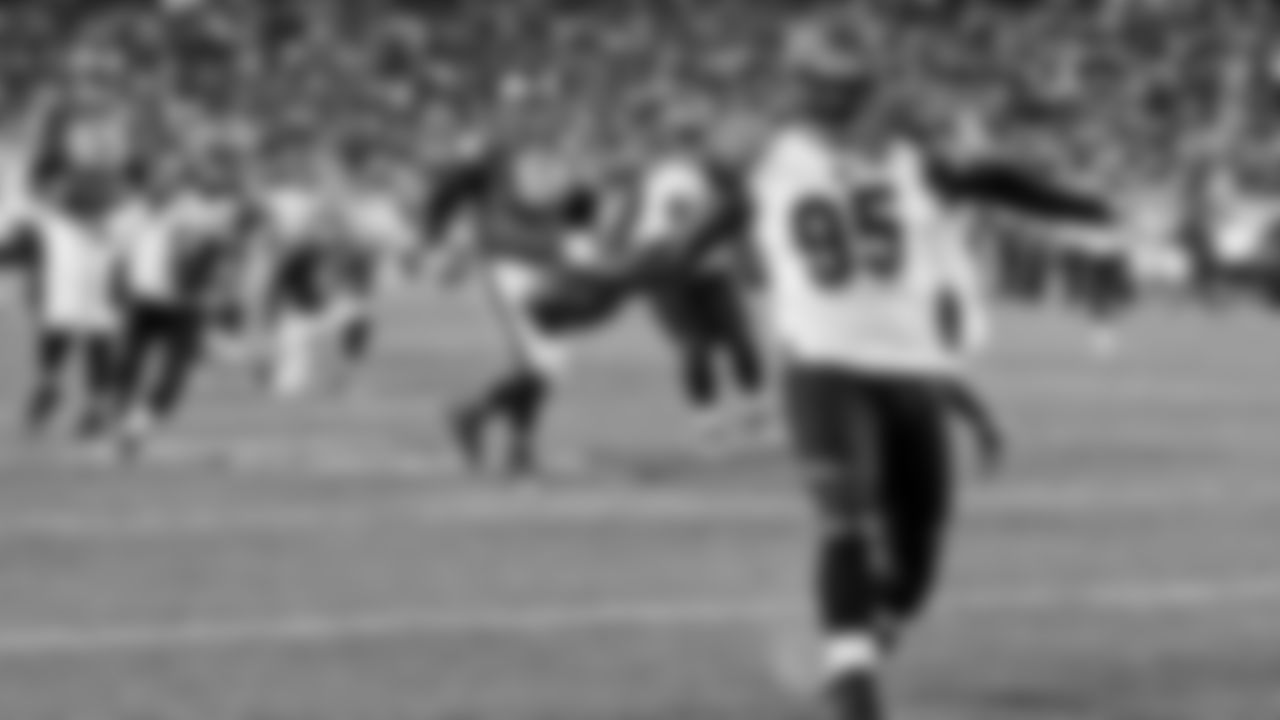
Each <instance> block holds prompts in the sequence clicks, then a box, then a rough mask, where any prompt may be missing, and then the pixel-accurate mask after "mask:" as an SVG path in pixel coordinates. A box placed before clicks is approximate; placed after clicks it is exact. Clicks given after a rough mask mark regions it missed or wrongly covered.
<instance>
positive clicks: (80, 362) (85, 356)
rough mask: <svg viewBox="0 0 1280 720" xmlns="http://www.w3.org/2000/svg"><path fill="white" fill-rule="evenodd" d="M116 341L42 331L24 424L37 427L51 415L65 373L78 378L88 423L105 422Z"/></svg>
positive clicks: (101, 336) (87, 334)
mask: <svg viewBox="0 0 1280 720" xmlns="http://www.w3.org/2000/svg"><path fill="white" fill-rule="evenodd" d="M115 342H116V338H115V336H114V334H112V333H105V332H104V333H92V332H81V331H74V330H63V329H57V328H45V329H42V330H41V331H40V333H39V336H38V337H37V338H36V348H35V350H36V352H35V382H34V383H33V386H32V392H31V397H30V399H29V401H28V406H27V421H28V423H29V424H30V425H31V426H32V427H37V428H38V427H40V426H42V425H44V424H45V422H47V421H48V419H49V416H50V415H51V414H52V413H54V412H55V411H56V410H57V408H58V405H59V404H60V401H61V399H62V396H63V387H64V385H65V384H66V383H67V382H70V381H69V380H68V379H67V378H68V374H69V373H74V374H75V376H78V378H79V379H78V382H79V384H80V387H81V393H82V397H83V398H84V400H83V402H84V405H85V410H86V413H87V416H95V415H96V416H97V417H92V418H91V419H90V420H88V421H103V422H105V421H106V419H107V418H106V414H107V413H109V412H110V411H111V409H112V407H113V400H114V388H115V382H114V381H115V373H116V344H115Z"/></svg>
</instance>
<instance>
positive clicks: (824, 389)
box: [785, 368, 953, 620]
mask: <svg viewBox="0 0 1280 720" xmlns="http://www.w3.org/2000/svg"><path fill="white" fill-rule="evenodd" d="M785 403H786V413H787V419H788V424H789V426H790V431H791V436H792V442H793V444H794V448H795V451H796V452H797V454H798V456H799V458H800V460H801V461H802V463H803V464H804V465H805V467H806V472H808V473H809V476H810V480H811V481H812V482H813V483H814V488H813V489H814V493H815V501H816V503H817V504H818V510H819V512H820V513H821V514H822V516H823V520H824V522H826V523H828V524H829V525H833V526H841V525H844V524H849V523H852V524H858V525H861V526H862V527H863V531H864V532H867V533H868V536H867V542H868V543H869V544H870V545H871V548H870V550H869V552H871V553H872V555H873V557H874V558H875V566H876V578H877V579H876V583H875V586H874V587H869V588H866V593H867V594H868V596H869V597H870V598H871V600H870V601H869V602H872V603H873V604H874V606H875V608H874V612H875V613H877V614H889V615H891V616H892V617H893V618H895V619H899V620H909V619H912V618H915V617H917V616H918V615H919V614H920V613H921V612H923V611H924V610H925V608H926V606H927V604H928V602H929V600H930V597H931V596H932V593H933V589H934V586H935V584H936V581H937V577H938V574H939V570H940V566H941V560H942V555H943V550H944V542H945V538H946V531H947V529H948V525H949V521H950V514H951V505H952V497H951V495H952V487H951V486H952V480H953V479H952V477H951V475H952V465H951V458H950V452H949V450H950V448H949V445H948V439H947V432H946V410H945V406H944V405H943V403H942V401H941V399H940V397H939V396H938V395H937V394H936V393H934V392H933V391H932V390H931V389H930V388H929V387H928V385H927V383H920V382H914V381H912V380H910V379H903V378H890V377H876V376H871V375H865V374H859V373H855V372H852V371H847V370H842V369H835V368H799V369H793V370H792V371H790V372H789V373H788V375H787V378H786V381H785Z"/></svg>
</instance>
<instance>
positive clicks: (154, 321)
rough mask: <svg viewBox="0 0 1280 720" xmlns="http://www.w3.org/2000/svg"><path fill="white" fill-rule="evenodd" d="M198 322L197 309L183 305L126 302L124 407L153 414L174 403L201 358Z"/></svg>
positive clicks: (164, 411) (180, 397)
mask: <svg viewBox="0 0 1280 720" xmlns="http://www.w3.org/2000/svg"><path fill="white" fill-rule="evenodd" d="M201 326H202V320H201V316H200V313H199V312H198V311H196V310H192V309H188V308H186V307H182V306H181V305H177V304H175V305H169V304H161V303H137V304H135V305H134V306H133V307H131V308H130V310H129V315H128V321H127V326H126V328H125V336H124V344H123V348H122V352H121V358H120V375H119V388H120V395H121V397H122V398H124V402H125V404H126V407H128V408H130V409H133V410H137V409H143V410H146V411H147V412H149V413H151V414H153V415H154V416H155V417H157V418H164V417H168V416H169V415H171V414H172V413H173V412H174V410H176V409H177V407H178V405H179V404H181V402H182V400H183V398H184V397H185V395H186V391H187V389H188V387H189V386H190V383H191V378H192V376H193V375H194V373H195V370H196V367H197V365H198V364H199V362H200V353H201V340H202V337H201V330H202V327H201Z"/></svg>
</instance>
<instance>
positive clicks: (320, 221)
mask: <svg viewBox="0 0 1280 720" xmlns="http://www.w3.org/2000/svg"><path fill="white" fill-rule="evenodd" d="M263 210H264V212H265V214H266V218H267V222H268V223H269V224H270V226H271V232H272V234H273V236H274V238H275V239H276V240H281V241H285V242H291V241H297V240H304V239H307V238H309V237H310V236H312V235H314V234H316V233H318V232H320V231H321V229H322V227H323V226H324V225H325V223H326V222H328V214H329V213H328V212H327V210H326V208H325V202H324V198H323V196H322V195H321V194H320V193H318V192H315V191H313V190H309V189H307V188H304V187H299V186H291V185H284V186H280V187H275V188H272V189H270V190H268V191H267V194H266V196H265V197H264V199H263Z"/></svg>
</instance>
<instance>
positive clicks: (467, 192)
mask: <svg viewBox="0 0 1280 720" xmlns="http://www.w3.org/2000/svg"><path fill="white" fill-rule="evenodd" d="M494 173H495V169H494V167H493V166H492V164H491V163H490V162H471V163H466V164H463V165H456V166H454V167H450V168H447V169H445V170H444V172H443V173H442V174H441V176H440V178H439V180H438V182H437V185H436V187H435V189H434V190H433V191H432V192H431V193H430V196H429V197H428V199H427V202H426V207H425V209H424V218H423V221H424V224H425V228H426V231H427V242H429V243H434V242H438V241H439V240H440V239H441V236H442V235H443V234H444V231H445V230H446V229H447V228H448V225H449V223H450V222H452V221H453V219H454V217H455V216H457V214H458V213H459V212H461V211H462V210H463V209H464V208H465V207H466V206H467V205H468V204H470V203H473V202H476V201H478V200H479V199H480V198H481V197H482V196H483V195H484V194H485V193H486V192H488V191H489V189H490V188H491V186H492V184H493V177H494Z"/></svg>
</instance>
